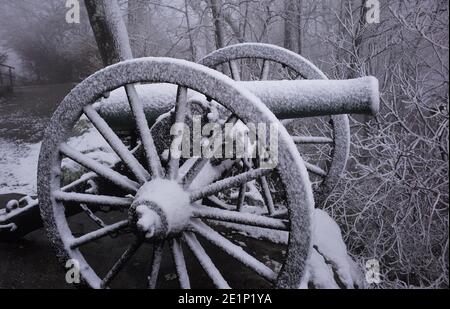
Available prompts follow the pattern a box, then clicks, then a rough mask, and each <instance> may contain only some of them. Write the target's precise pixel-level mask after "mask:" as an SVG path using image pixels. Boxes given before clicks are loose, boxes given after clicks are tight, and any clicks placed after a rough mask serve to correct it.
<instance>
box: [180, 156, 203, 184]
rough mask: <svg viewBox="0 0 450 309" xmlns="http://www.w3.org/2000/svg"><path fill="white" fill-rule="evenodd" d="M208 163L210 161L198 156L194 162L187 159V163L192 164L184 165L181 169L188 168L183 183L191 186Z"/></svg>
mask: <svg viewBox="0 0 450 309" xmlns="http://www.w3.org/2000/svg"><path fill="white" fill-rule="evenodd" d="M206 163H208V160H206V159H202V158H197V159H196V160H195V162H194V163H193V164H192V162H189V161H187V162H186V163H185V164H190V165H191V166H190V167H185V166H184V165H183V166H182V167H181V169H183V170H184V169H187V171H186V173H185V175H184V176H183V178H182V180H181V183H182V184H183V185H185V186H189V185H190V184H191V183H192V182H193V181H194V179H195V178H196V177H197V176H198V174H199V173H200V172H201V171H202V169H203V167H205V165H206Z"/></svg>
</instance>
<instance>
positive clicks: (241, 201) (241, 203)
mask: <svg viewBox="0 0 450 309" xmlns="http://www.w3.org/2000/svg"><path fill="white" fill-rule="evenodd" d="M246 193H247V184H246V183H243V184H242V185H241V187H240V188H239V195H238V201H237V206H236V209H237V211H239V212H240V211H242V208H243V207H244V202H245V194H246Z"/></svg>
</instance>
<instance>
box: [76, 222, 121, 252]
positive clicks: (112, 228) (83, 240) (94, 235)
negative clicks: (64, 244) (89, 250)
mask: <svg viewBox="0 0 450 309" xmlns="http://www.w3.org/2000/svg"><path fill="white" fill-rule="evenodd" d="M127 226H128V220H124V221H120V222H117V223H115V224H111V225H108V226H106V227H104V228H101V229H98V230H96V231H94V232H91V233H88V234H86V235H83V236H81V237H78V238H75V239H74V240H73V241H72V242H71V243H70V248H71V249H76V248H79V247H81V246H83V245H85V244H87V243H90V242H92V241H95V240H97V239H100V238H102V237H105V236H107V235H111V234H113V233H115V232H118V231H120V230H123V229H124V228H126V227H127Z"/></svg>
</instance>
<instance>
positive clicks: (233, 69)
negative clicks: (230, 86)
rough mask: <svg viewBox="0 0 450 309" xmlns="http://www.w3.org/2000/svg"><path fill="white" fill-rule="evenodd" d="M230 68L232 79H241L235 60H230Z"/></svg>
mask: <svg viewBox="0 0 450 309" xmlns="http://www.w3.org/2000/svg"><path fill="white" fill-rule="evenodd" d="M230 70H231V77H233V79H234V80H235V81H240V80H241V74H240V72H239V67H238V64H237V62H236V61H235V60H231V61H230Z"/></svg>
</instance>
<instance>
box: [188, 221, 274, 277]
mask: <svg viewBox="0 0 450 309" xmlns="http://www.w3.org/2000/svg"><path fill="white" fill-rule="evenodd" d="M191 227H192V229H193V230H194V232H195V233H197V234H199V235H201V236H202V237H204V238H205V239H207V240H208V241H210V242H211V243H212V244H213V245H215V246H217V247H218V248H220V249H221V250H223V251H224V252H225V253H227V254H228V255H230V256H231V257H233V258H235V259H236V260H238V261H239V262H241V263H242V264H244V265H245V266H247V267H248V268H250V269H252V270H253V271H254V272H256V273H257V274H258V275H260V276H261V277H263V278H264V279H266V280H267V281H269V282H272V283H274V282H275V281H276V279H277V274H276V273H275V272H274V271H273V270H272V269H270V268H269V267H267V266H266V265H265V264H264V263H262V262H260V261H258V260H257V259H255V258H254V257H253V256H251V255H250V254H248V253H247V252H245V251H244V249H242V248H241V247H239V246H237V245H235V244H233V243H232V242H231V241H229V240H228V239H226V238H225V237H223V236H222V235H220V234H219V233H218V232H216V231H215V230H213V229H212V228H211V227H209V226H208V225H206V224H204V223H203V222H199V221H196V222H193V223H191Z"/></svg>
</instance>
